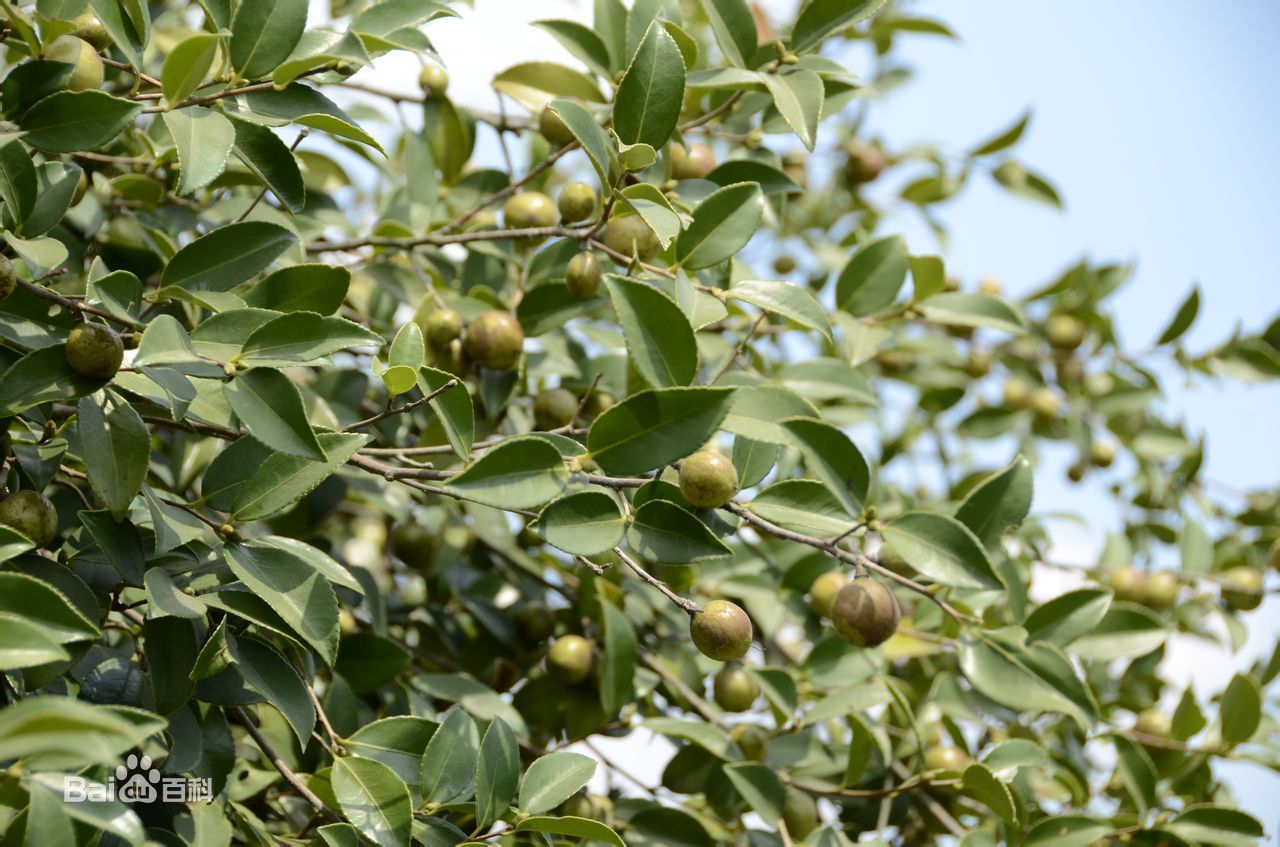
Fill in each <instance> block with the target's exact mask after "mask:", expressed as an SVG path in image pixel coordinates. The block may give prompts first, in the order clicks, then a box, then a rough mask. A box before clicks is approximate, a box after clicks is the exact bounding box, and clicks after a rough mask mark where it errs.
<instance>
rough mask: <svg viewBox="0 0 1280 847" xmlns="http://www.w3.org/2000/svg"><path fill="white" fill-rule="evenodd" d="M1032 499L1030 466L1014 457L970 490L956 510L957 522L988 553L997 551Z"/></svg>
mask: <svg viewBox="0 0 1280 847" xmlns="http://www.w3.org/2000/svg"><path fill="white" fill-rule="evenodd" d="M1031 497H1032V473H1031V463H1030V462H1028V461H1027V460H1026V459H1025V458H1024V457H1022V456H1016V457H1014V460H1013V461H1012V462H1010V463H1009V464H1008V466H1006V467H1005V468H1004V469H1003V470H1001V471H1000V472H998V473H994V474H992V475H991V476H989V477H987V478H986V479H984V480H983V481H982V482H980V483H978V484H977V485H975V486H974V487H973V490H972V491H970V492H969V494H968V495H967V496H966V497H965V498H964V501H963V502H962V503H961V504H960V508H959V509H957V510H956V519H957V520H958V521H960V523H962V524H964V525H965V526H967V527H969V529H971V530H972V531H973V534H974V535H976V536H978V539H979V540H980V541H981V542H982V544H983V546H985V547H986V548H987V549H988V550H993V551H994V550H998V549H999V548H1000V542H1001V540H1002V539H1003V538H1004V534H1005V533H1006V532H1008V531H1009V530H1010V529H1013V528H1014V527H1016V526H1017V525H1018V524H1020V523H1022V521H1023V519H1024V518H1026V516H1027V513H1028V512H1029V511H1031Z"/></svg>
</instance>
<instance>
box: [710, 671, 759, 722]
mask: <svg viewBox="0 0 1280 847" xmlns="http://www.w3.org/2000/svg"><path fill="white" fill-rule="evenodd" d="M711 691H712V693H713V694H714V695H715V700H716V705H717V706H719V707H720V708H722V709H724V710H725V711H726V712H745V711H747V709H750V708H751V704H752V703H754V702H756V698H757V697H759V696H760V683H758V682H756V678H755V677H754V676H752V675H751V674H750V673H748V672H747V671H746V669H745V668H743V667H742V666H741V665H737V664H733V665H725V666H724V667H723V668H721V669H720V672H719V673H717V674H716V675H715V678H714V679H713V680H712V681H711Z"/></svg>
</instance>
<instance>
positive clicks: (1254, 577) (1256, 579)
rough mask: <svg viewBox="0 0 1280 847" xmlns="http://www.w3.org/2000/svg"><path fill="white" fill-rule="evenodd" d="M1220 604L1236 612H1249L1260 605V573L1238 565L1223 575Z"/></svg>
mask: <svg viewBox="0 0 1280 847" xmlns="http://www.w3.org/2000/svg"><path fill="white" fill-rule="evenodd" d="M1222 576H1223V583H1222V588H1221V591H1222V602H1223V603H1226V605H1227V608H1228V609H1231V610H1233V611H1236V612H1251V611H1253V610H1254V609H1256V608H1258V606H1260V605H1262V573H1261V571H1256V570H1254V569H1253V568H1250V567H1246V566H1245V565H1240V566H1239V567H1234V568H1232V569H1231V570H1229V571H1227V572H1226V573H1224V574H1223V575H1222Z"/></svg>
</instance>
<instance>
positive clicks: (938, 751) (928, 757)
mask: <svg viewBox="0 0 1280 847" xmlns="http://www.w3.org/2000/svg"><path fill="white" fill-rule="evenodd" d="M969 762H970V759H969V754H968V753H966V752H965V751H963V750H961V749H960V748H959V747H953V746H951V745H949V744H939V745H937V746H934V747H930V748H929V749H928V750H926V751H925V754H924V767H925V770H930V771H963V770H964V769H965V768H967V767H969Z"/></svg>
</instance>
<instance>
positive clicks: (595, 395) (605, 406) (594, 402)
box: [582, 391, 618, 418]
mask: <svg viewBox="0 0 1280 847" xmlns="http://www.w3.org/2000/svg"><path fill="white" fill-rule="evenodd" d="M617 402H618V401H617V400H615V399H614V396H613V395H612V394H610V393H609V392H607V391H593V392H591V396H589V397H588V398H587V407H586V408H585V409H583V410H582V414H583V415H585V416H586V417H588V418H597V417H599V416H600V415H602V414H604V413H605V412H607V411H609V410H610V409H612V408H613V406H614V404H615V403H617Z"/></svg>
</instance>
